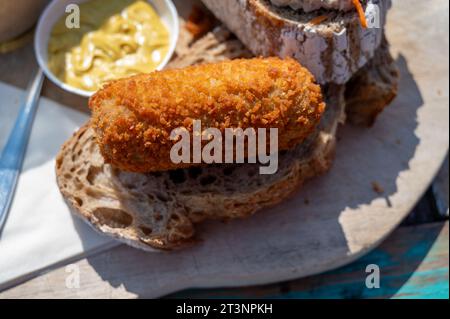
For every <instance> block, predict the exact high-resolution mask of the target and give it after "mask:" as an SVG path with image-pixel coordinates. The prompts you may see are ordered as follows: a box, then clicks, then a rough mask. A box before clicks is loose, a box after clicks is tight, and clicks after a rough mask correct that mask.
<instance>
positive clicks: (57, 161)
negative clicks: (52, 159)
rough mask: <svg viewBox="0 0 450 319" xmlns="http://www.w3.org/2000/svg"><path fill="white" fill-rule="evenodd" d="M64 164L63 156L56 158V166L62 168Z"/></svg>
mask: <svg viewBox="0 0 450 319" xmlns="http://www.w3.org/2000/svg"><path fill="white" fill-rule="evenodd" d="M62 164H63V159H62V157H60V158H58V159H57V160H56V168H58V169H60V168H61V166H62Z"/></svg>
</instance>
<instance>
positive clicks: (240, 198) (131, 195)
mask: <svg viewBox="0 0 450 319" xmlns="http://www.w3.org/2000/svg"><path fill="white" fill-rule="evenodd" d="M325 92H326V97H327V102H328V104H327V105H328V107H327V112H326V114H325V116H324V118H323V120H322V122H321V124H320V128H319V130H318V132H317V133H316V134H315V135H314V136H312V137H311V138H310V140H309V141H308V142H307V143H303V144H302V145H300V146H298V147H296V148H295V149H293V150H290V151H286V152H283V153H281V154H280V155H279V161H278V162H279V166H278V171H277V173H275V174H273V175H260V174H259V165H257V164H223V165H207V166H204V167H201V168H191V169H180V170H176V171H166V172H158V173H151V174H138V173H129V172H124V171H119V170H117V169H115V168H113V167H111V166H110V165H108V164H105V162H104V159H103V157H102V156H101V154H100V151H99V148H98V146H97V144H96V143H95V138H94V131H93V129H91V128H90V127H89V125H88V124H87V125H85V126H83V127H82V128H81V129H80V130H79V131H78V132H77V133H75V135H74V136H73V137H72V138H71V139H70V140H69V141H67V142H66V143H65V144H64V145H63V147H62V149H61V151H60V153H59V155H58V157H57V160H56V175H57V183H58V186H59V188H60V190H61V192H62V194H63V195H64V197H65V199H66V200H67V202H68V204H69V205H70V206H71V207H73V209H74V212H75V214H76V215H77V216H80V217H81V218H82V219H84V220H85V221H87V222H88V223H89V224H90V225H91V226H93V227H94V228H95V229H97V230H99V231H100V232H102V233H104V234H107V235H110V236H113V237H116V238H117V239H119V240H121V241H123V242H125V243H127V244H129V245H131V246H134V247H137V248H142V249H146V250H151V249H152V248H158V249H173V248H178V247H180V246H183V245H186V244H187V243H189V242H190V241H191V240H192V238H193V236H194V224H195V223H198V222H200V221H202V220H204V219H231V218H239V217H245V216H249V215H251V214H253V213H254V212H255V211H257V210H259V209H261V208H263V207H267V206H271V205H274V204H276V203H278V202H280V201H281V200H283V199H285V198H286V197H288V196H289V195H290V194H292V193H293V191H294V190H296V189H297V188H298V187H299V186H300V185H301V184H302V183H303V182H304V181H306V180H307V179H309V178H311V177H313V176H316V175H318V174H321V173H323V172H325V171H326V170H327V169H328V168H329V167H330V165H331V162H332V157H333V154H334V149H335V132H336V129H337V126H338V123H339V122H342V121H343V114H344V102H343V93H344V90H343V87H342V86H336V85H333V86H330V87H328V88H326V89H325Z"/></svg>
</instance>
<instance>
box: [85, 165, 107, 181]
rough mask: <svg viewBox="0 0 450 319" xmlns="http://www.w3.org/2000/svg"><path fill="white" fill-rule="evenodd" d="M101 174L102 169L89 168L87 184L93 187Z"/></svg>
mask: <svg viewBox="0 0 450 319" xmlns="http://www.w3.org/2000/svg"><path fill="white" fill-rule="evenodd" d="M102 172H103V169H102V168H101V167H96V166H90V167H89V170H88V174H87V176H86V179H87V181H88V182H89V184H91V185H94V183H95V179H96V177H97V176H98V175H99V174H100V173H102Z"/></svg>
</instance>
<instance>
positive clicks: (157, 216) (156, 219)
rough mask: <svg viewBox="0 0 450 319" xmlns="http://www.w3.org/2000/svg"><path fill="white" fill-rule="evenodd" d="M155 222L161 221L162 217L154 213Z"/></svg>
mask: <svg viewBox="0 0 450 319" xmlns="http://www.w3.org/2000/svg"><path fill="white" fill-rule="evenodd" d="M154 218H155V221H157V222H160V221H162V219H163V216H162V215H161V214H160V213H158V212H157V213H155V217H154Z"/></svg>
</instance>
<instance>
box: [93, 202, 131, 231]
mask: <svg viewBox="0 0 450 319" xmlns="http://www.w3.org/2000/svg"><path fill="white" fill-rule="evenodd" d="M93 215H94V216H95V217H96V218H97V219H98V221H99V223H100V224H102V225H106V226H109V227H111V228H126V227H128V226H130V225H131V223H132V222H133V217H131V216H130V215H129V214H128V213H126V212H125V211H123V210H121V209H114V208H107V207H100V208H97V209H95V210H94V212H93Z"/></svg>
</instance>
